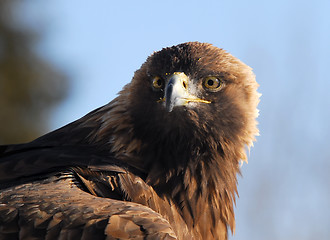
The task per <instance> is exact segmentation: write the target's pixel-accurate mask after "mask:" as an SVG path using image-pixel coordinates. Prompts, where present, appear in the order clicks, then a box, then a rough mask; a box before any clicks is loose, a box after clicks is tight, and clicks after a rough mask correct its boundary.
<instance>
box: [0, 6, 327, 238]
mask: <svg viewBox="0 0 330 240" xmlns="http://www.w3.org/2000/svg"><path fill="white" fill-rule="evenodd" d="M329 12H330V1H328V0H324V1H322V0H319V1H302V0H300V1H298V0H297V1H294V0H289V1H288V0H278V1H262V0H250V1H243V0H242V1H239V0H238V1H194V0H189V1H179V0H176V1H172V0H169V1H145V0H140V1H109V0H99V1H81V0H70V1H66V0H49V1H42V0H1V1H0V123H1V124H0V144H8V143H18V142H25V141H30V140H32V139H34V138H36V137H38V136H40V135H42V134H44V133H46V132H48V131H51V130H54V129H56V128H59V127H61V126H63V125H65V124H67V123H69V122H71V121H73V120H75V119H77V118H79V117H81V116H83V115H84V114H86V113H88V112H89V111H91V110H93V109H95V108H96V107H99V106H101V105H104V104H106V103H107V102H109V101H110V100H111V99H113V98H114V97H115V96H116V93H117V92H118V91H119V90H120V89H121V88H122V87H123V86H124V85H125V84H126V83H128V82H129V81H130V80H131V78H132V76H133V73H134V71H135V70H136V69H138V68H139V67H140V65H141V64H142V63H143V62H144V61H145V59H146V57H147V56H149V55H150V54H151V53H152V52H153V51H156V50H160V49H161V48H163V47H166V46H171V45H175V44H178V43H181V42H186V41H200V42H209V43H212V44H214V45H216V46H218V47H221V48H224V49H226V50H227V51H229V52H230V53H232V54H233V55H234V56H236V57H238V58H239V59H241V60H242V61H243V62H245V63H246V64H248V65H250V66H251V67H252V68H253V69H254V72H255V74H256V76H257V81H258V82H259V84H260V88H259V91H260V92H261V93H262V94H263V95H262V98H261V102H260V105H259V109H260V117H259V119H258V120H259V123H260V124H259V127H260V136H259V137H258V139H257V142H256V143H255V146H254V148H252V149H251V153H250V157H249V164H244V165H243V167H242V177H239V194H240V198H239V199H238V201H237V206H236V219H237V228H236V233H235V235H233V236H231V237H230V239H233V240H249V239H251V240H252V239H253V240H259V239H260V240H264V239H270V240H272V239H281V240H286V239H288V240H289V239H290V240H292V239H299V240H304V239H324V240H326V239H329V236H330V94H329V89H330V81H329V80H330V79H329V74H328V72H329V68H330V14H329Z"/></svg>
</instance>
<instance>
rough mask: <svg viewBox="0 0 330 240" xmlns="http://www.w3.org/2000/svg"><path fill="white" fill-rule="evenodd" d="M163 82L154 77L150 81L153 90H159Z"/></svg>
mask: <svg viewBox="0 0 330 240" xmlns="http://www.w3.org/2000/svg"><path fill="white" fill-rule="evenodd" d="M163 84H164V82H163V80H162V79H161V78H160V77H154V79H153V80H152V86H153V88H154V89H161V88H162V87H163Z"/></svg>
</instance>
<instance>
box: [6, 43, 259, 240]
mask: <svg viewBox="0 0 330 240" xmlns="http://www.w3.org/2000/svg"><path fill="white" fill-rule="evenodd" d="M257 88H258V84H257V83H256V81H255V76H254V74H253V72H252V70H251V68H250V67H248V66H247V65H245V64H244V63H242V62H241V61H240V60H238V59H237V58H235V57H233V56H232V55H231V54H229V53H227V52H226V51H224V50H223V49H220V48H217V47H215V46H213V45H211V44H207V43H199V42H188V43H183V44H179V45H176V46H172V47H167V48H163V49H162V50H160V51H158V52H154V53H153V54H152V55H151V56H149V57H148V58H147V60H146V62H145V63H144V64H143V65H142V66H141V68H140V69H138V70H137V71H136V72H135V74H134V77H133V79H132V81H131V82H130V83H129V84H127V85H126V86H125V87H124V88H123V90H122V91H121V92H120V93H119V95H118V97H116V98H115V99H114V100H112V101H111V102H110V103H108V104H107V105H105V106H103V107H100V108H98V109H96V110H94V111H92V112H90V113H88V114H87V115H85V116H84V117H82V118H80V119H78V120H76V121H74V122H72V123H70V124H68V125H66V126H64V127H62V128H60V129H58V130H55V131H53V132H51V133H48V134H46V135H44V136H42V137H40V138H38V139H36V140H34V141H32V142H30V143H25V144H18V145H6V146H1V147H0V239H220V240H222V239H227V237H228V232H229V231H232V232H233V231H234V229H235V219H234V210H233V205H234V203H235V197H236V195H237V174H239V172H240V163H241V161H246V159H247V157H246V150H247V149H248V148H249V147H250V146H251V145H252V143H253V141H254V140H255V136H256V135H258V129H257V122H256V117H257V115H258V111H257V105H258V102H259V94H258V93H257Z"/></svg>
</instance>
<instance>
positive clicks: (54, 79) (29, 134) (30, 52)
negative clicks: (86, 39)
mask: <svg viewBox="0 0 330 240" xmlns="http://www.w3.org/2000/svg"><path fill="white" fill-rule="evenodd" d="M17 3H18V2H17V1H13V0H1V1H0V144H5V143H17V142H25V141H30V140H33V139H34V138H36V137H38V136H39V135H40V134H42V133H44V132H45V131H47V128H48V125H47V122H48V121H47V118H48V116H49V113H50V110H51V109H52V107H54V106H55V104H57V103H58V102H59V101H60V100H61V99H63V98H64V96H65V94H66V87H67V78H66V76H65V75H64V74H63V73H61V72H60V71H59V70H57V69H56V68H55V67H54V66H52V65H51V64H50V63H49V62H47V61H46V60H45V59H42V57H40V56H38V54H37V53H36V51H35V50H34V47H35V45H36V43H37V40H38V38H39V37H38V36H39V35H38V33H37V32H36V31H35V30H32V29H26V26H24V25H23V24H20V23H19V22H18V21H17V19H18V18H17V17H15V8H16V7H17V6H18V5H17Z"/></svg>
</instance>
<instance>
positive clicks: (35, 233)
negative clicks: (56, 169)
mask: <svg viewBox="0 0 330 240" xmlns="http://www.w3.org/2000/svg"><path fill="white" fill-rule="evenodd" d="M75 179H76V178H75V174H74V173H73V172H68V173H58V174H56V175H53V176H51V177H49V178H47V179H44V180H42V181H35V182H32V183H25V184H21V185H18V186H15V187H11V188H8V189H4V190H3V191H2V192H1V202H0V239H17V238H18V237H20V238H21V239H25V237H26V238H28V237H30V238H31V239H32V238H33V239H105V238H107V239H176V236H175V234H174V232H173V229H172V227H171V226H170V224H169V222H168V221H167V220H166V219H164V218H163V217H162V216H161V215H160V214H158V213H156V212H155V211H153V210H151V209H150V208H148V207H145V206H142V205H140V204H137V203H131V202H125V201H119V200H114V199H109V198H100V197H96V196H93V195H92V194H89V193H87V192H85V191H81V188H80V183H79V181H77V180H75ZM13 193H14V194H13Z"/></svg>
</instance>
